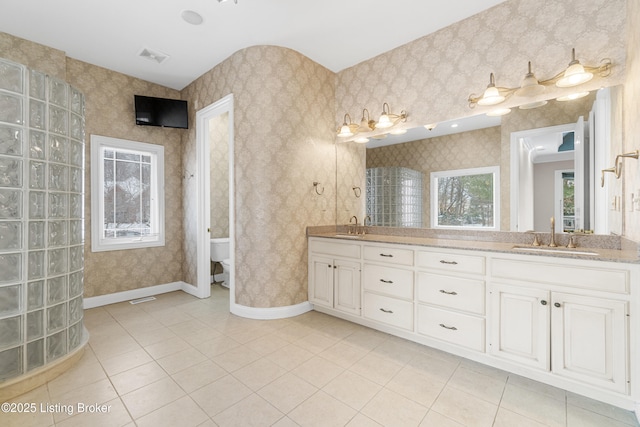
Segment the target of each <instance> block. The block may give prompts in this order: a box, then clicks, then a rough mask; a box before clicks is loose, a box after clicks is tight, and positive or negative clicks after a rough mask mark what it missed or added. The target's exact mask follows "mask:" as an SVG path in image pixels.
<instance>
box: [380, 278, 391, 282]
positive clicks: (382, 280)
mask: <svg viewBox="0 0 640 427" xmlns="http://www.w3.org/2000/svg"><path fill="white" fill-rule="evenodd" d="M380 281H381V282H382V283H393V280H384V279H380Z"/></svg>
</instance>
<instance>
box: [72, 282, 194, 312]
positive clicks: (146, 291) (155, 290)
mask: <svg viewBox="0 0 640 427" xmlns="http://www.w3.org/2000/svg"><path fill="white" fill-rule="evenodd" d="M187 286H190V285H189V284H187V283H185V282H173V283H166V284H164V285H156V286H148V287H146V288H138V289H132V290H130V291H123V292H116V293H113V294H107V295H99V296H97V297H89V298H84V299H83V302H82V305H83V307H84V309H85V310H87V309H90V308H95V307H101V306H103V305H109V304H116V303H119V302H123V301H130V300H133V299H138V298H144V297H150V296H153V295H158V294H166V293H167V292H174V291H182V290H185V288H186V287H187ZM190 287H193V286H190Z"/></svg>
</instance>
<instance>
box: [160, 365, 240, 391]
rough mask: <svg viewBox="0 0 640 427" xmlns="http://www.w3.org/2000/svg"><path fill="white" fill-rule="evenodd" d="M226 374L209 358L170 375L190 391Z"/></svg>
mask: <svg viewBox="0 0 640 427" xmlns="http://www.w3.org/2000/svg"><path fill="white" fill-rule="evenodd" d="M225 375H227V371H225V370H224V369H222V368H221V367H220V366H218V365H217V364H215V363H213V362H212V361H210V360H207V361H204V362H202V363H199V364H197V365H194V366H191V367H189V368H186V369H183V370H181V371H179V372H176V373H175V374H173V375H171V377H172V378H173V379H174V381H175V382H177V383H178V385H179V386H180V387H182V389H183V390H184V391H186V392H187V393H191V392H193V391H195V390H197V389H199V388H201V387H204V386H206V385H207V384H211V383H212V382H214V381H216V380H218V379H220V378H222V377H224V376H225Z"/></svg>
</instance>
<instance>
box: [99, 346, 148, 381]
mask: <svg viewBox="0 0 640 427" xmlns="http://www.w3.org/2000/svg"><path fill="white" fill-rule="evenodd" d="M152 361H153V359H152V358H151V356H149V353H147V352H146V351H144V349H139V350H134V351H131V352H129V353H124V354H120V355H118V356H114V357H111V358H109V359H106V360H103V361H102V367H103V368H104V370H105V371H106V372H107V374H108V375H109V376H111V375H116V374H119V373H120V372H124V371H128V370H129V369H132V368H135V367H137V366H140V365H144V364H146V363H149V362H152Z"/></svg>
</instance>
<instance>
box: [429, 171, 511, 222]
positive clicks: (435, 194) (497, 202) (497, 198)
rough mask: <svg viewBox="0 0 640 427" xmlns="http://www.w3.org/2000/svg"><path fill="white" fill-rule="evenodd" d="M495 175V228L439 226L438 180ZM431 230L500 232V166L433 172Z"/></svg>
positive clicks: (431, 176)
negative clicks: (453, 177)
mask: <svg viewBox="0 0 640 427" xmlns="http://www.w3.org/2000/svg"><path fill="white" fill-rule="evenodd" d="M489 173H490V174H493V227H476V226H465V225H460V226H455V225H439V224H438V179H439V178H445V177H452V176H468V175H485V174H489ZM430 178H431V196H430V202H431V221H430V222H431V228H440V229H450V230H476V231H498V230H500V166H488V167H481V168H471V169H456V170H446V171H439V172H431V175H430Z"/></svg>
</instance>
